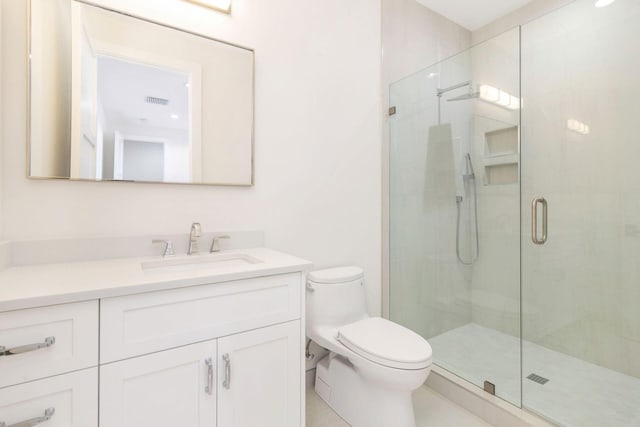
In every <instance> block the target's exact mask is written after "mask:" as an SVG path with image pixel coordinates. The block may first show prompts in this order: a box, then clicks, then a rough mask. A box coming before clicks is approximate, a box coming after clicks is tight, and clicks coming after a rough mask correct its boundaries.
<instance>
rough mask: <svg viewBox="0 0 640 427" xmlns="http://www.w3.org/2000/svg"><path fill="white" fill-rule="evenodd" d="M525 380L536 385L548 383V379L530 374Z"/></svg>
mask: <svg viewBox="0 0 640 427" xmlns="http://www.w3.org/2000/svg"><path fill="white" fill-rule="evenodd" d="M527 379H529V380H531V381H533V382H536V383H538V384H546V383H548V382H549V379H548V378H545V377H541V376H540V375H537V374H530V375H529V376H528V377H527Z"/></svg>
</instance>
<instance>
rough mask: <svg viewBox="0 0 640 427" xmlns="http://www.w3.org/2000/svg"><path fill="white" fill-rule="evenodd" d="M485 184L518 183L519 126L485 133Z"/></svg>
mask: <svg viewBox="0 0 640 427" xmlns="http://www.w3.org/2000/svg"><path fill="white" fill-rule="evenodd" d="M483 160H484V185H506V184H517V183H518V163H519V153H518V126H510V127H506V128H500V129H496V130H491V131H488V132H485V133H484V159H483Z"/></svg>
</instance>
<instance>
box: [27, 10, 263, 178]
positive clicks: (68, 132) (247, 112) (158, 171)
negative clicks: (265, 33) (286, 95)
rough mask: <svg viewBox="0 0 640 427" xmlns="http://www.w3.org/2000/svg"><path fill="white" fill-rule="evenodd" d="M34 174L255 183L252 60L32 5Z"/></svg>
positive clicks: (225, 48) (149, 30)
mask: <svg viewBox="0 0 640 427" xmlns="http://www.w3.org/2000/svg"><path fill="white" fill-rule="evenodd" d="M30 74H31V75H30V79H31V80H30V82H31V87H30V89H31V97H30V101H31V115H30V117H31V124H30V159H29V169H30V176H31V177H38V178H71V179H83V180H116V181H142V182H171V183H196V184H207V183H209V184H228V185H251V184H252V183H253V159H252V155H253V52H252V51H251V50H248V49H244V48H240V47H236V46H232V45H229V44H225V43H222V42H218V41H215V40H211V39H208V38H206V37H202V36H198V35H194V34H191V33H187V32H183V31H179V30H176V29H173V28H169V27H165V26H162V25H158V24H155V23H151V22H148V21H145V20H141V19H137V18H133V17H131V16H127V15H122V14H120V13H117V12H114V11H110V10H106V9H102V8H99V7H96V6H91V5H88V4H84V3H82V2H79V1H75V0H32V3H31V40H30Z"/></svg>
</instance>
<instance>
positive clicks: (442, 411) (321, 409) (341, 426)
mask: <svg viewBox="0 0 640 427" xmlns="http://www.w3.org/2000/svg"><path fill="white" fill-rule="evenodd" d="M413 403H414V406H415V411H416V423H417V427H448V426H452V427H453V426H456V427H490V425H489V424H487V423H485V422H484V421H482V420H481V419H480V418H478V417H476V416H475V415H473V414H471V413H470V412H467V411H466V410H465V409H464V408H462V407H460V406H458V405H456V404H455V403H453V402H451V401H450V400H447V399H445V398H444V397H442V396H441V395H439V394H438V393H436V392H435V391H433V390H431V389H430V388H428V387H421V388H419V389H418V390H416V391H415V392H414V394H413ZM306 427H349V424H347V423H346V422H344V420H343V419H342V418H340V417H339V416H338V415H336V413H335V412H333V411H332V410H331V408H329V406H328V405H327V404H326V403H325V402H324V401H323V400H322V399H321V398H320V396H318V395H317V394H316V393H315V391H313V388H307V423H306Z"/></svg>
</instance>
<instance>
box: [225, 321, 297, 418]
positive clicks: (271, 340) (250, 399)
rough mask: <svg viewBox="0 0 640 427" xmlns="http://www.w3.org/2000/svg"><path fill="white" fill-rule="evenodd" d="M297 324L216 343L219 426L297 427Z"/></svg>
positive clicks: (293, 323) (231, 337) (254, 332)
mask: <svg viewBox="0 0 640 427" xmlns="http://www.w3.org/2000/svg"><path fill="white" fill-rule="evenodd" d="M300 328H301V325H300V321H294V322H289V323H283V324H280V325H275V326H270V327H267V328H262V329H256V330H253V331H250V332H245V333H241V334H237V335H231V336H228V337H224V338H220V339H219V340H218V422H219V425H220V426H221V427H222V426H224V427H300V426H301V425H303V423H302V420H301V407H300V406H301V381H302V374H301V363H302V346H301V341H300V340H301V338H300V337H301V331H300Z"/></svg>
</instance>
